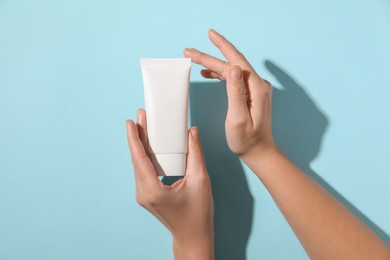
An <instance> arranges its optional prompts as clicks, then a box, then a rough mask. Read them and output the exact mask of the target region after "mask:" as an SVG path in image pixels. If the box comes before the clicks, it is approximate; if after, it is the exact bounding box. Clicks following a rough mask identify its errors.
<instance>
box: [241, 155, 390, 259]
mask: <svg viewBox="0 0 390 260" xmlns="http://www.w3.org/2000/svg"><path fill="white" fill-rule="evenodd" d="M243 160H244V162H245V163H246V164H247V165H248V166H249V167H250V168H251V169H252V170H253V171H254V172H255V174H256V175H257V176H258V177H259V179H260V180H261V181H262V183H263V184H264V185H265V187H266V188H267V190H268V191H269V192H270V194H271V196H272V197H273V199H274V200H275V202H276V204H277V205H278V207H279V209H280V210H281V212H282V213H283V215H284V216H285V218H286V220H287V221H288V223H289V224H290V226H291V227H292V229H293V231H294V233H295V234H296V235H297V237H298V239H299V240H300V242H301V243H302V245H303V247H304V248H305V250H306V252H307V253H308V254H309V256H310V257H311V258H313V259H389V258H390V253H389V248H388V247H387V245H386V244H385V243H384V242H383V241H382V240H380V239H379V238H378V237H377V236H376V235H375V234H374V233H373V232H372V231H371V230H370V229H369V228H367V227H366V226H365V225H364V224H363V223H362V222H361V221H360V220H359V219H358V218H357V217H355V216H354V215H353V214H352V213H351V212H350V211H349V210H348V209H346V208H345V207H344V206H343V205H342V204H341V203H340V202H338V201H337V200H336V199H335V198H334V197H333V196H332V195H330V194H329V193H328V192H327V191H326V190H324V189H323V188H321V187H320V186H319V185H318V184H317V183H316V182H314V181H313V180H312V179H311V178H310V177H308V176H307V175H306V174H305V173H303V172H302V171H301V170H300V169H298V168H297V167H296V166H295V165H294V164H293V163H291V162H290V161H289V160H288V159H287V158H286V157H285V156H284V155H283V153H282V152H281V151H279V150H277V151H275V152H273V153H271V154H269V155H268V156H267V157H265V158H258V156H256V155H254V154H253V155H250V156H247V158H244V159H243Z"/></svg>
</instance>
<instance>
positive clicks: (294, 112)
mask: <svg viewBox="0 0 390 260" xmlns="http://www.w3.org/2000/svg"><path fill="white" fill-rule="evenodd" d="M265 66H266V68H267V69H268V70H269V71H270V72H271V73H272V74H273V76H274V77H275V78H276V79H277V80H278V82H279V83H280V85H281V88H274V89H273V97H272V116H273V118H272V124H273V134H274V137H275V139H276V142H277V144H278V146H279V147H280V148H281V149H282V150H283V151H284V153H285V154H286V155H287V156H288V158H290V160H292V161H293V162H294V163H295V164H296V165H297V166H298V167H299V168H300V169H302V170H303V171H304V172H305V173H307V174H308V175H309V176H310V177H311V178H313V179H314V180H315V181H316V182H317V183H319V184H320V185H321V186H322V187H323V188H324V189H326V190H327V191H328V192H329V193H331V194H332V195H333V196H334V197H336V198H337V199H338V200H339V201H340V202H341V203H343V204H344V205H345V206H346V207H347V208H348V209H349V210H350V211H351V212H353V213H354V214H355V215H356V216H357V217H358V218H359V219H360V220H362V221H363V222H364V223H365V224H366V225H367V226H368V227H370V228H371V230H373V231H374V232H375V233H376V234H377V235H378V236H379V237H381V238H382V239H383V240H384V241H385V242H386V243H387V244H388V245H390V237H389V235H388V234H386V232H384V231H383V230H382V229H381V228H380V227H378V226H377V225H376V224H375V223H374V222H372V221H371V220H370V219H369V218H368V217H366V216H365V215H364V214H363V213H362V212H361V211H359V210H358V209H357V208H356V207H355V206H354V205H353V204H352V203H350V202H349V201H348V200H347V199H345V198H344V197H343V196H342V195H341V194H340V193H339V192H338V191H336V190H335V189H334V188H333V187H332V186H330V185H329V184H328V183H327V182H326V181H324V180H323V179H322V178H321V177H320V176H319V175H318V174H317V173H316V172H315V171H314V170H313V169H312V168H311V167H310V163H311V161H313V160H314V158H316V156H317V155H318V154H319V152H320V149H321V143H322V139H323V136H324V133H325V131H326V129H327V127H328V125H329V120H328V118H327V117H326V116H325V115H324V114H323V113H322V112H321V110H320V109H319V108H318V107H317V105H316V104H315V103H314V102H313V101H312V100H311V98H310V96H309V95H308V94H307V93H306V92H305V91H304V89H303V87H302V86H300V85H299V84H298V83H297V82H296V81H295V80H294V79H293V78H292V77H291V76H289V75H288V74H287V73H286V72H284V71H283V70H282V69H281V68H280V67H278V66H277V65H275V64H274V63H273V62H271V61H266V62H265ZM190 97H191V99H190V105H191V125H194V126H198V127H199V133H200V139H201V142H202V146H203V150H204V155H205V160H206V164H207V169H208V171H209V174H210V178H211V183H212V190H213V197H214V206H215V216H214V224H215V256H216V259H217V260H220V259H221V260H222V259H223V260H233V259H234V260H241V259H246V247H247V243H248V239H249V235H250V232H251V227H252V217H253V204H254V200H253V197H252V195H251V193H250V191H249V188H248V184H247V180H246V177H245V174H244V171H243V168H242V166H241V163H240V160H239V159H238V157H237V156H235V155H234V154H233V153H232V152H231V151H230V150H229V147H228V146H227V143H226V136H225V117H226V112H227V96H226V88H225V83H224V82H199V83H191V91H190ZM177 180H178V178H166V177H164V179H163V182H164V183H165V184H168V185H170V184H172V183H173V182H175V181H177ZM270 224H272V223H270Z"/></svg>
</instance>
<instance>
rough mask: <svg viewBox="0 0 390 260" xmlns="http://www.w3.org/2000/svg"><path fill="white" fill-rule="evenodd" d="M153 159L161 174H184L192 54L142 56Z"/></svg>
mask: <svg viewBox="0 0 390 260" xmlns="http://www.w3.org/2000/svg"><path fill="white" fill-rule="evenodd" d="M141 69H142V76H143V81H144V92H145V110H146V118H147V120H146V123H147V129H148V140H149V147H148V148H146V149H148V150H149V154H150V157H151V161H152V163H153V166H154V168H155V169H156V173H157V175H158V176H183V175H184V173H185V169H186V159H187V138H188V95H189V86H190V70H191V59H190V58H177V59H176V58H170V59H141Z"/></svg>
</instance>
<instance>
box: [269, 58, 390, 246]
mask: <svg viewBox="0 0 390 260" xmlns="http://www.w3.org/2000/svg"><path fill="white" fill-rule="evenodd" d="M265 67H266V68H267V69H268V70H269V71H270V72H271V73H272V74H273V75H274V77H275V78H276V79H277V80H278V81H279V83H280V84H281V86H282V87H283V88H281V89H277V88H274V89H273V98H272V102H273V103H272V116H273V118H272V126H273V133H274V137H275V139H276V142H277V144H278V146H279V147H280V148H281V149H282V150H283V151H284V153H285V154H286V155H287V156H288V158H290V160H292V161H293V162H294V163H295V164H296V165H297V166H298V167H299V168H300V169H302V170H303V171H304V172H306V173H307V174H308V175H309V176H310V177H311V178H313V179H314V180H315V181H316V182H317V183H318V184H320V185H321V186H322V187H323V188H325V189H326V190H327V191H328V192H329V193H331V194H332V195H333V196H334V197H336V198H337V199H338V200H339V201H340V202H341V203H342V204H344V206H346V207H347V208H348V209H349V210H350V211H351V212H353V213H354V214H355V215H356V216H357V217H358V218H359V219H360V220H362V221H363V222H364V223H365V224H366V225H367V226H368V227H370V228H371V230H373V231H374V232H375V233H376V234H377V235H378V236H379V237H381V238H382V239H383V240H384V241H385V242H386V243H387V244H388V245H390V237H389V235H388V234H386V232H384V231H383V230H382V229H381V228H380V227H378V226H377V225H376V224H375V223H374V222H372V221H371V220H370V219H369V218H368V217H367V216H365V215H364V214H363V213H362V212H361V211H359V210H358V209H357V208H356V207H355V206H354V205H353V204H352V203H350V202H349V201H348V200H347V199H346V198H344V197H343V196H342V195H341V194H340V193H339V192H338V191H337V190H335V189H334V188H333V187H332V186H330V185H329V184H328V183H327V182H326V181H324V180H323V179H322V178H321V177H320V176H319V175H318V174H317V173H316V172H315V171H314V170H313V169H311V167H310V162H311V161H312V160H313V159H314V158H315V157H316V156H317V155H318V153H319V151H320V148H321V142H322V138H323V136H324V133H325V131H326V129H327V127H328V125H329V120H328V119H327V118H326V116H325V115H324V114H323V113H322V112H321V111H320V109H319V108H318V107H317V106H316V104H315V103H314V102H313V101H312V100H311V98H310V97H309V96H308V95H307V94H306V93H305V91H304V89H303V88H302V86H300V85H299V84H298V83H297V82H296V81H295V80H294V79H293V78H292V77H291V76H289V75H288V74H287V73H286V72H284V71H283V70H282V69H281V68H280V67H278V66H277V65H275V64H274V63H273V62H271V61H265Z"/></svg>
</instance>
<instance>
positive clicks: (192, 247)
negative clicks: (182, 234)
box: [173, 231, 214, 260]
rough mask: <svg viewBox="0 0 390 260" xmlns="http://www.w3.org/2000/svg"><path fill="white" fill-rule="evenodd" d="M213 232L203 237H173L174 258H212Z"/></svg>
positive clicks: (180, 259) (193, 259)
mask: <svg viewBox="0 0 390 260" xmlns="http://www.w3.org/2000/svg"><path fill="white" fill-rule="evenodd" d="M213 234H214V232H213V231H210V234H208V235H207V236H206V237H204V238H199V239H196V238H191V239H188V240H187V239H184V238H178V237H174V238H173V253H174V256H175V260H198V259H204V260H214V235H213Z"/></svg>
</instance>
